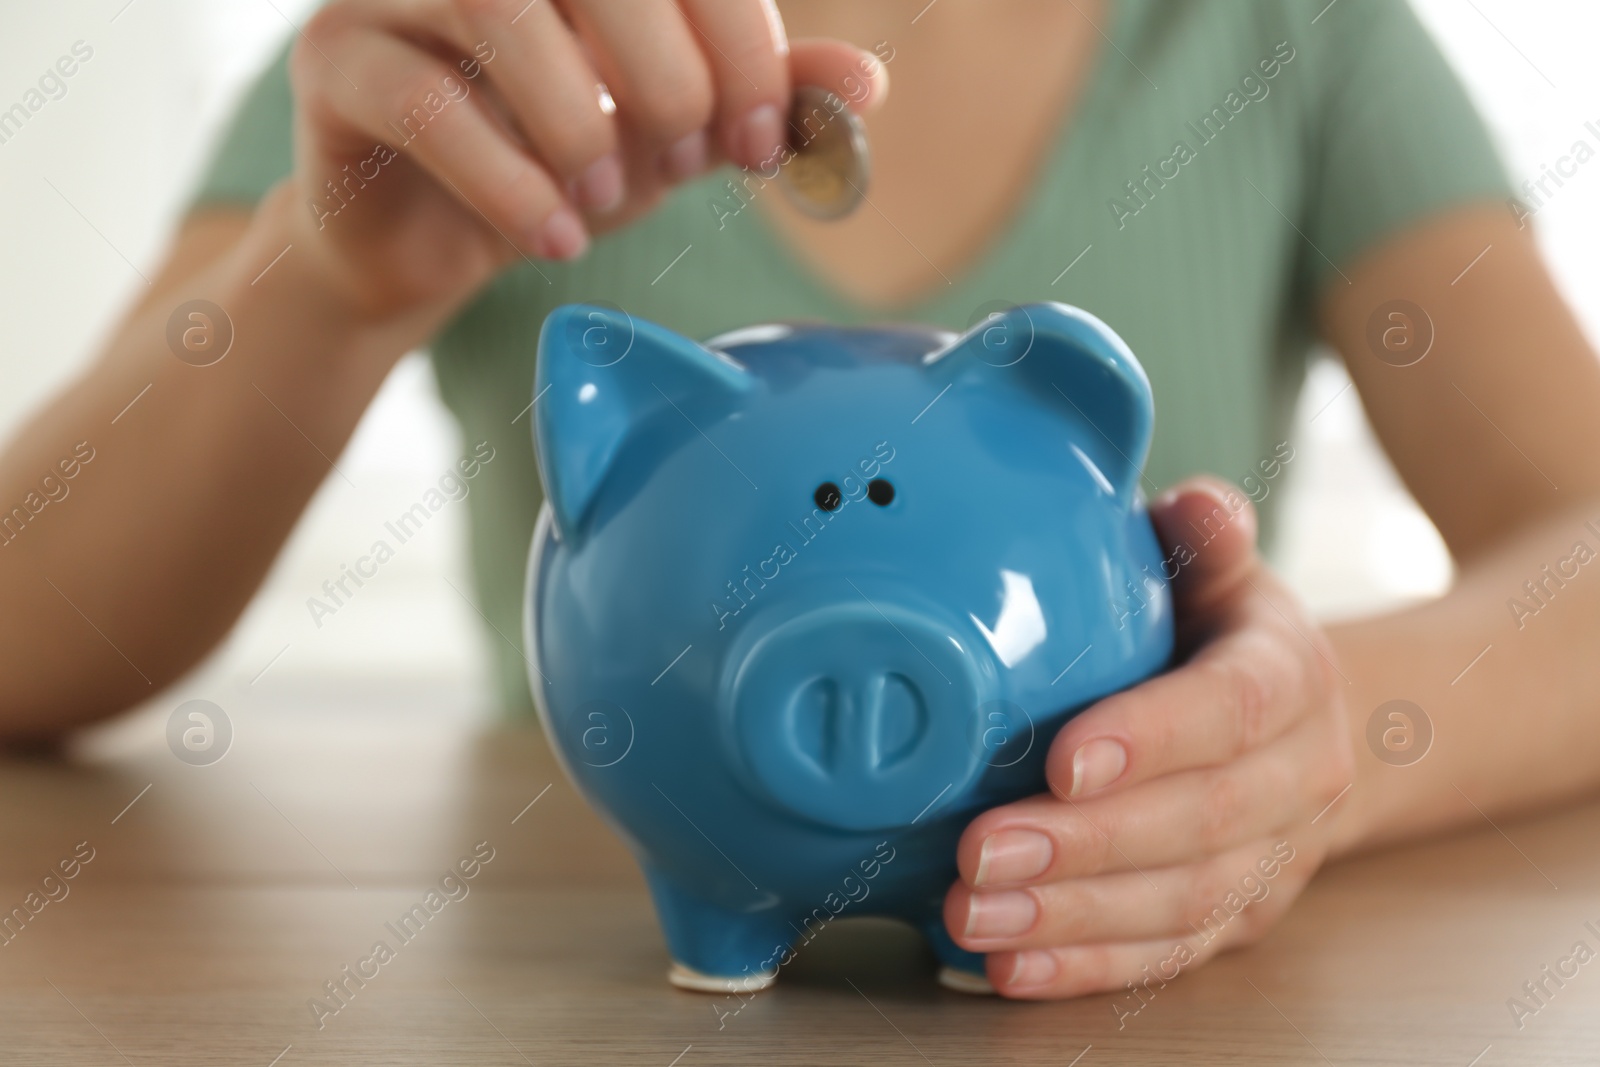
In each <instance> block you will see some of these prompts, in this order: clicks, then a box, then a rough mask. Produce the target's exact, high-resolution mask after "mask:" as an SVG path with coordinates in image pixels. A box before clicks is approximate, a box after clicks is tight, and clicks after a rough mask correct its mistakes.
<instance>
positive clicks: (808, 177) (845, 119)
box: [778, 86, 872, 219]
mask: <svg viewBox="0 0 1600 1067" xmlns="http://www.w3.org/2000/svg"><path fill="white" fill-rule="evenodd" d="M789 149H790V151H791V152H793V157H792V158H791V159H790V160H789V161H788V162H787V163H785V164H784V165H783V166H782V167H781V168H780V169H779V172H778V184H780V185H782V186H783V191H784V193H785V194H786V195H787V196H788V197H789V202H790V203H792V204H794V206H795V207H797V208H799V209H800V210H801V211H802V212H804V213H805V214H807V215H810V216H811V217H812V218H814V219H838V218H843V217H844V216H846V215H848V214H850V212H852V211H854V210H855V209H856V205H858V204H860V203H861V201H862V199H863V198H864V197H865V196H866V189H867V179H868V177H869V175H870V173H871V169H872V168H871V160H870V157H869V155H868V153H867V127H866V124H865V123H864V122H862V121H861V118H860V116H858V115H857V114H856V113H855V112H854V111H851V110H850V105H849V104H848V103H846V102H845V100H844V98H843V97H841V96H839V95H838V94H837V93H830V92H828V91H827V90H825V89H818V88H816V87H815V86H801V87H800V88H798V89H796V90H795V94H794V107H793V109H792V110H791V111H790V114H789Z"/></svg>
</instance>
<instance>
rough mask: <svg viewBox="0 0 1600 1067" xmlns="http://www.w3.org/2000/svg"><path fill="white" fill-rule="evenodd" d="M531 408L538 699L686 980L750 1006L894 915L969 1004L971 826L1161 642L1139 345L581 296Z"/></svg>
mask: <svg viewBox="0 0 1600 1067" xmlns="http://www.w3.org/2000/svg"><path fill="white" fill-rule="evenodd" d="M534 388H535V397H536V402H535V404H534V412H535V420H534V422H535V431H534V432H535V443H536V446H537V450H538V456H539V471H540V474H541V476H542V478H543V481H544V486H545V491H546V495H547V503H546V505H545V508H544V510H543V512H542V513H541V515H540V518H539V522H538V526H537V529H536V530H535V533H534V538H533V546H532V552H531V556H530V560H529V575H528V590H527V598H526V619H525V623H526V625H525V632H526V635H527V642H528V658H529V661H530V666H531V668H532V670H531V672H530V678H531V683H532V687H533V692H534V694H535V698H536V700H537V702H538V705H539V710H540V715H541V717H542V719H543V722H544V725H545V728H546V730H547V732H548V734H549V736H550V739H551V742H552V744H553V745H554V747H555V749H556V751H557V753H558V754H559V756H560V758H561V760H562V762H563V765H564V766H565V767H566V769H567V771H568V773H569V774H570V775H571V776H572V778H573V780H574V781H575V782H576V783H577V785H578V787H579V788H580V789H581V790H582V791H583V793H584V794H585V795H586V796H587V797H588V799H589V800H590V801H591V802H592V803H593V804H594V805H595V807H596V808H597V809H599V811H600V812H601V813H602V814H603V815H604V816H605V817H606V818H607V819H608V821H609V822H610V823H611V824H612V825H613V826H614V827H615V828H616V830H617V831H618V832H619V833H620V834H621V835H622V836H623V838H624V839H625V840H626V841H627V843H628V844H629V846H630V847H631V848H632V850H633V852H634V854H635V856H636V857H637V858H638V861H639V863H640V865H641V867H642V868H643V870H644V874H645V877H646V880H647V881H648V883H649V886H650V890H651V894H652V896H653V898H654V901H655V905H656V910H657V913H658V915H659V917H660V920H661V926H662V930H663V932H664V934H665V937H666V942H667V948H668V951H669V952H670V954H671V958H672V964H671V968H670V970H669V977H670V978H671V980H672V981H673V982H674V983H676V984H678V985H681V986H685V987H688V988H694V989H704V990H715V991H729V990H750V989H756V988H760V987H762V986H763V985H765V984H767V983H769V982H771V981H772V979H773V977H774V975H775V974H776V972H777V970H778V968H779V967H781V966H782V965H783V964H784V963H786V962H787V961H788V960H789V959H790V958H792V956H793V953H794V952H795V951H796V950H797V946H798V944H800V943H803V942H804V941H805V940H807V939H809V938H810V937H812V936H815V931H816V930H817V929H818V928H819V926H820V925H824V924H826V923H828V922H830V921H831V920H832V919H833V918H834V917H836V916H837V917H844V916H851V917H853V916H857V915H885V916H892V917H895V918H899V919H903V920H905V921H907V922H909V923H912V924H913V925H915V926H916V927H917V928H919V929H920V930H922V931H923V932H924V934H925V935H926V936H927V938H928V941H929V943H930V944H931V946H932V948H933V951H934V953H935V954H936V956H937V957H938V958H939V960H940V962H941V963H942V964H943V969H942V970H941V979H942V980H943V981H944V982H945V983H946V984H947V985H950V986H952V987H954V988H961V989H968V990H974V989H981V988H984V986H985V983H984V980H983V958H982V957H981V956H980V955H977V954H974V953H970V952H966V951H964V950H962V949H960V948H958V947H957V946H956V945H955V944H954V943H953V942H952V941H951V939H950V937H949V936H948V934H947V933H946V931H945V929H944V926H943V921H942V918H941V911H942V906H943V901H944V896H945V893H946V891H947V890H948V888H949V886H950V884H951V883H952V882H953V881H954V880H955V878H956V866H955V846H956V842H957V840H958V838H959V837H960V834H961V831H962V830H963V829H964V828H965V826H966V824H967V823H968V822H969V821H970V820H971V819H972V818H973V817H974V816H975V815H976V814H978V813H979V812H981V811H983V810H985V809H987V808H990V807H993V806H995V805H998V804H1004V803H1007V802H1009V801H1012V800H1015V799H1017V798H1019V797H1023V796H1027V795H1030V794H1034V793H1038V792H1042V791H1044V790H1045V789H1046V784H1045V778H1044V758H1045V754H1046V752H1047V750H1048V748H1049V745H1050V741H1051V740H1052V738H1053V737H1054V736H1055V733H1056V731H1057V730H1059V728H1060V727H1061V725H1062V723H1063V722H1065V721H1066V720H1067V718H1069V717H1070V716H1071V715H1072V714H1073V713H1074V712H1075V711H1078V710H1080V709H1082V708H1083V707H1084V706H1086V705H1087V704H1088V703H1090V702H1092V701H1093V700H1096V699H1098V698H1099V697H1102V696H1104V695H1106V694H1109V693H1112V692H1114V691H1116V690H1118V689H1122V688H1125V687H1127V686H1129V685H1131V684H1133V683H1135V682H1138V681H1140V680H1141V679H1143V678H1145V677H1147V676H1149V675H1150V674H1152V673H1154V672H1156V671H1158V670H1160V669H1161V668H1162V667H1163V666H1164V665H1165V664H1166V662H1167V659H1168V657H1169V656H1170V654H1171V650H1172V611H1171V601H1170V597H1169V593H1168V590H1167V588H1166V586H1165V584H1164V583H1163V582H1162V581H1161V580H1160V579H1159V578H1158V577H1156V576H1157V575H1160V574H1161V573H1162V570H1161V552H1160V548H1159V545H1158V543H1157V540H1156V536H1155V532H1154V530H1153V529H1152V527H1151V525H1150V521H1149V518H1148V516H1147V515H1146V513H1145V509H1144V503H1143V500H1142V498H1141V496H1140V494H1139V489H1138V486H1139V480H1140V471H1141V467H1142V464H1143V461H1144V457H1145V455H1146V453H1147V452H1148V448H1149V442H1150V433H1151V426H1152V418H1153V414H1152V410H1153V409H1152V402H1151V396H1150V387H1149V383H1148V381H1147V380H1146V378H1145V376H1144V372H1143V371H1142V370H1141V369H1140V367H1139V364H1138V362H1137V361H1136V360H1135V359H1134V356H1133V354H1132V353H1131V352H1130V351H1129V350H1128V348H1127V347H1126V346H1125V345H1124V344H1123V343H1122V341H1121V340H1120V339H1119V338H1118V337H1117V336H1116V334H1115V333H1113V332H1112V331H1111V329H1110V328H1109V327H1107V326H1106V325H1105V324H1104V323H1102V322H1101V321H1100V320H1098V319H1096V318H1095V317H1093V316H1092V315H1089V314H1087V313H1086V312H1083V311H1080V310H1078V309H1076V308H1071V307H1067V306H1065V305H1061V304H1032V305H1026V306H1021V307H1016V308H1012V309H1010V310H1009V311H1006V312H1003V313H997V314H995V315H992V316H991V317H990V318H988V319H987V320H985V321H984V322H982V323H980V324H978V325H977V326H976V327H975V328H973V329H972V330H970V331H968V332H967V333H966V334H963V335H960V336H956V335H953V334H949V333H944V332H940V331H935V330H928V329H923V328H915V327H870V328H855V329H844V328H835V327H830V326H818V325H767V326H755V327H751V328H748V329H743V330H737V331H734V332H733V333H729V334H724V335H722V336H720V337H717V338H714V339H712V340H710V341H707V342H705V343H704V344H699V343H696V342H694V341H691V340H688V339H687V338H684V337H681V336H679V335H677V334H674V333H672V332H671V331H669V330H666V329H663V328H662V327H660V326H657V325H654V324H652V323H649V322H645V321H642V320H639V319H635V318H633V317H632V316H629V315H627V314H626V313H624V312H622V311H619V310H617V309H614V308H605V307H597V306H587V305H573V306H566V307H562V308H559V309H557V310H556V311H555V312H553V313H552V314H551V315H550V316H549V318H548V319H546V321H545V324H544V328H543V330H542V332H541V334H540V339H539V361H538V370H537V374H536V382H535V386H534ZM869 872H870V874H869Z"/></svg>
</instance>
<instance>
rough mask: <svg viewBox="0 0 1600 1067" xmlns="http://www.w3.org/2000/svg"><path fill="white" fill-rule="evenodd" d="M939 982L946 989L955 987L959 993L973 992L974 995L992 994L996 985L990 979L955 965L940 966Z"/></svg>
mask: <svg viewBox="0 0 1600 1067" xmlns="http://www.w3.org/2000/svg"><path fill="white" fill-rule="evenodd" d="M939 984H940V985H942V986H944V987H945V988H946V989H953V990H955V991H956V992H957V993H971V994H973V995H974V996H992V995H993V994H994V986H993V985H991V984H990V983H989V979H987V978H985V977H984V976H983V975H981V974H974V973H973V972H972V971H963V970H959V969H958V968H955V967H940V968H939Z"/></svg>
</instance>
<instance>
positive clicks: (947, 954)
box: [922, 915, 994, 994]
mask: <svg viewBox="0 0 1600 1067" xmlns="http://www.w3.org/2000/svg"><path fill="white" fill-rule="evenodd" d="M922 933H923V936H925V937H926V938H927V939H928V945H929V946H930V947H931V948H932V949H933V954H934V955H935V956H937V957H938V958H939V984H940V985H942V986H944V987H945V988H946V989H953V990H955V991H956V992H957V993H980V994H982V993H993V992H994V986H992V985H990V984H989V977H988V975H987V974H985V973H984V969H983V960H984V957H983V955H982V953H978V952H968V951H967V950H966V949H964V948H962V947H961V946H960V945H957V944H956V943H955V942H954V941H952V940H950V932H949V931H948V930H946V929H945V928H944V917H943V916H942V915H937V916H935V917H934V918H933V919H931V920H929V921H928V922H926V923H924V924H923V927H922Z"/></svg>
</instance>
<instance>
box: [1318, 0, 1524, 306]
mask: <svg viewBox="0 0 1600 1067" xmlns="http://www.w3.org/2000/svg"><path fill="white" fill-rule="evenodd" d="M1308 29H1309V30H1310V31H1312V32H1313V33H1314V32H1316V31H1319V30H1320V31H1322V32H1324V33H1326V34H1328V37H1327V39H1326V44H1325V47H1322V48H1318V51H1319V52H1321V53H1322V54H1321V55H1320V57H1319V58H1320V60H1321V71H1320V80H1321V82H1322V91H1321V93H1320V94H1319V99H1318V100H1317V101H1316V103H1315V104H1314V107H1315V113H1314V116H1313V121H1312V123H1311V130H1312V145H1311V146H1310V147H1311V150H1312V158H1311V163H1312V170H1311V174H1310V176H1309V177H1310V181H1309V183H1308V190H1307V197H1308V198H1307V201H1306V205H1305V216H1304V217H1305V226H1306V236H1307V238H1308V240H1309V241H1310V243H1311V245H1312V246H1313V247H1314V248H1315V249H1316V250H1317V251H1315V252H1312V253H1311V254H1310V255H1309V256H1308V257H1307V259H1306V265H1307V268H1308V270H1307V273H1308V275H1309V281H1310V283H1311V288H1310V292H1312V293H1320V292H1322V291H1323V287H1324V285H1325V284H1326V283H1327V282H1328V281H1329V280H1330V279H1332V278H1337V277H1338V276H1339V275H1338V273H1337V271H1336V269H1335V265H1337V267H1338V269H1339V270H1342V271H1344V272H1346V273H1348V271H1349V268H1350V266H1351V264H1352V263H1353V262H1355V261H1356V260H1357V259H1359V258H1360V257H1361V255H1362V254H1363V253H1364V252H1366V251H1368V250H1369V249H1371V248H1372V247H1374V246H1375V245H1377V244H1379V243H1381V242H1382V241H1383V240H1384V239H1385V238H1387V237H1390V236H1392V235H1394V234H1397V233H1398V232H1400V231H1402V230H1405V229H1406V228H1408V227H1410V226H1412V225H1414V224H1416V223H1418V222H1420V221H1422V220H1423V219H1425V218H1427V217H1428V216H1430V215H1434V214H1437V213H1439V212H1441V211H1445V210H1448V209H1450V208H1453V207H1457V206H1460V205H1463V204H1467V203H1472V202H1485V201H1501V202H1503V201H1504V200H1506V199H1507V198H1509V197H1510V196H1511V195H1512V191H1511V186H1510V182H1509V180H1508V178H1507V176H1506V172H1505V169H1504V167H1503V165H1502V164H1501V161H1500V159H1499V157H1498V155H1497V154H1496V152H1495V149H1494V146H1493V144H1492V143H1491V141H1490V137H1489V132H1488V130H1487V129H1486V128H1485V125H1484V122H1483V119H1482V118H1481V116H1480V115H1479V114H1478V112H1477V110H1476V108H1474V106H1473V104H1472V102H1471V101H1470V100H1469V99H1468V98H1467V94H1466V91H1465V89H1464V88H1463V87H1462V85H1461V82H1460V80H1459V79H1458V78H1457V77H1456V75H1455V72H1454V71H1453V70H1452V69H1451V68H1450V65H1449V63H1448V62H1447V61H1446V60H1445V57H1444V55H1443V54H1442V53H1441V52H1440V51H1439V48H1438V46H1437V45H1436V44H1435V43H1434V40H1433V38H1432V37H1431V36H1430V35H1429V33H1428V31H1427V30H1426V29H1425V28H1424V27H1423V26H1422V24H1421V23H1420V22H1419V21H1418V20H1417V16H1416V14H1415V12H1413V11H1412V9H1411V7H1410V5H1409V4H1407V3H1405V2H1404V0H1343V2H1341V3H1339V4H1338V5H1337V6H1336V7H1332V8H1330V9H1328V10H1326V11H1325V12H1324V13H1323V16H1322V17H1321V19H1320V24H1319V25H1315V26H1311V27H1308Z"/></svg>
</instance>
